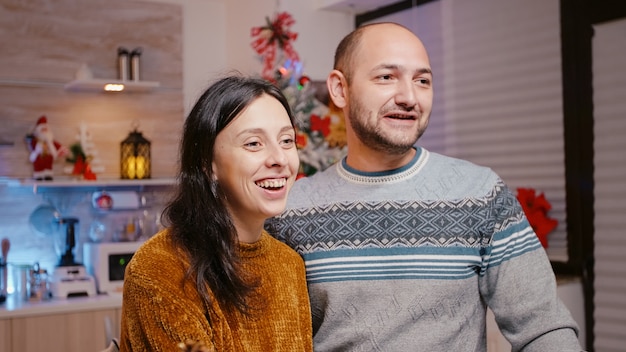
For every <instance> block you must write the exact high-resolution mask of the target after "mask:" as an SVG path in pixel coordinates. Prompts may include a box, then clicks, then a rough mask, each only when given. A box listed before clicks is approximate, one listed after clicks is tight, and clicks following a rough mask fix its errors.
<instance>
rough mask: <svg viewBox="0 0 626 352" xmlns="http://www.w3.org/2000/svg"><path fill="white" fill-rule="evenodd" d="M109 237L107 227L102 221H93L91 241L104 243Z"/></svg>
mask: <svg viewBox="0 0 626 352" xmlns="http://www.w3.org/2000/svg"><path fill="white" fill-rule="evenodd" d="M106 237H107V227H106V225H105V224H104V223H103V222H101V221H100V220H93V221H92V222H91V225H90V226H89V239H90V240H91V241H92V242H102V241H104V240H105V239H106Z"/></svg>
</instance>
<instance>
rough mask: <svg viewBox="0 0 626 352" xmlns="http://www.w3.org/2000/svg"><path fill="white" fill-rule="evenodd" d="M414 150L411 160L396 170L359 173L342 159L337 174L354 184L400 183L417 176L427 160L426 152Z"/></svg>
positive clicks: (424, 150)
mask: <svg viewBox="0 0 626 352" xmlns="http://www.w3.org/2000/svg"><path fill="white" fill-rule="evenodd" d="M415 150H416V152H415V156H414V157H413V159H411V161H409V163H407V164H406V165H404V166H401V167H399V168H397V169H392V170H386V171H376V172H366V171H360V170H357V169H354V168H352V167H350V166H348V164H347V163H346V158H343V159H342V160H341V163H338V164H337V172H338V173H339V175H340V176H341V177H343V178H344V179H346V180H348V181H352V182H355V183H366V184H381V183H395V182H400V181H403V180H406V179H408V178H410V177H412V176H413V175H415V174H417V173H418V172H419V171H420V170H421V169H422V167H423V166H424V164H425V163H426V161H427V160H428V155H429V152H428V150H426V149H424V148H422V147H415Z"/></svg>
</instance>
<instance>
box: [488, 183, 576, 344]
mask: <svg viewBox="0 0 626 352" xmlns="http://www.w3.org/2000/svg"><path fill="white" fill-rule="evenodd" d="M490 212H491V213H492V215H493V218H494V219H495V221H494V223H493V229H492V231H493V233H492V237H491V240H490V243H489V244H488V245H487V247H485V253H484V257H483V260H484V262H483V271H482V272H481V276H480V279H479V280H480V290H481V294H482V296H483V297H484V298H485V301H486V303H487V305H488V306H489V307H490V308H491V310H492V311H493V312H494V315H495V318H496V322H497V324H498V326H499V328H500V330H501V332H502V334H503V335H504V336H505V338H506V339H507V340H508V341H509V342H510V343H511V346H512V351H524V352H532V351H542V352H550V351H554V352H557V351H558V352H566V351H568V352H569V351H576V352H578V351H582V349H581V347H580V344H579V342H578V338H577V334H578V327H577V325H576V322H575V321H574V319H573V318H572V316H571V314H570V313H569V311H568V310H567V308H566V307H565V305H564V304H563V303H562V302H561V301H560V299H559V298H558V296H557V291H556V280H555V277H554V274H553V271H552V267H551V265H550V261H549V259H548V257H547V255H546V253H545V251H544V249H543V247H542V246H541V243H540V242H539V240H538V239H537V236H536V235H535V233H534V231H533V230H532V227H531V226H530V224H529V223H528V221H527V220H526V218H525V216H524V215H523V210H522V209H521V206H520V205H519V203H518V202H517V200H516V199H515V196H514V195H513V194H512V193H511V192H510V191H509V190H508V189H507V188H506V187H505V188H504V189H503V190H502V191H501V192H500V194H498V195H497V196H496V197H495V199H494V201H493V203H492V205H491V210H490Z"/></svg>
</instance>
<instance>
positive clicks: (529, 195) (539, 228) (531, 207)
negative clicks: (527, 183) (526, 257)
mask: <svg viewBox="0 0 626 352" xmlns="http://www.w3.org/2000/svg"><path fill="white" fill-rule="evenodd" d="M517 200H518V201H519V202H520V204H521V205H522V209H523V210H524V213H525V214H526V218H527V219H528V222H529V223H530V226H531V227H532V228H533V230H534V231H535V234H537V237H538V238H539V241H540V242H541V245H542V246H543V248H548V234H549V233H550V232H552V230H554V229H555V228H556V226H557V225H558V224H559V222H558V221H557V220H556V219H552V218H550V217H548V211H549V210H550V209H552V205H550V202H548V200H547V199H546V197H545V196H544V195H543V193H540V194H539V195H535V190H534V189H532V188H518V189H517Z"/></svg>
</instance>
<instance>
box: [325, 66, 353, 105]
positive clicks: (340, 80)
mask: <svg viewBox="0 0 626 352" xmlns="http://www.w3.org/2000/svg"><path fill="white" fill-rule="evenodd" d="M326 87H327V88H328V95H329V97H330V99H332V100H333V103H335V106H337V107H338V108H340V109H343V108H344V107H346V105H347V103H348V84H347V81H346V77H345V76H344V75H343V73H342V72H341V71H339V70H332V71H331V72H330V74H329V75H328V78H327V79H326Z"/></svg>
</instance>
